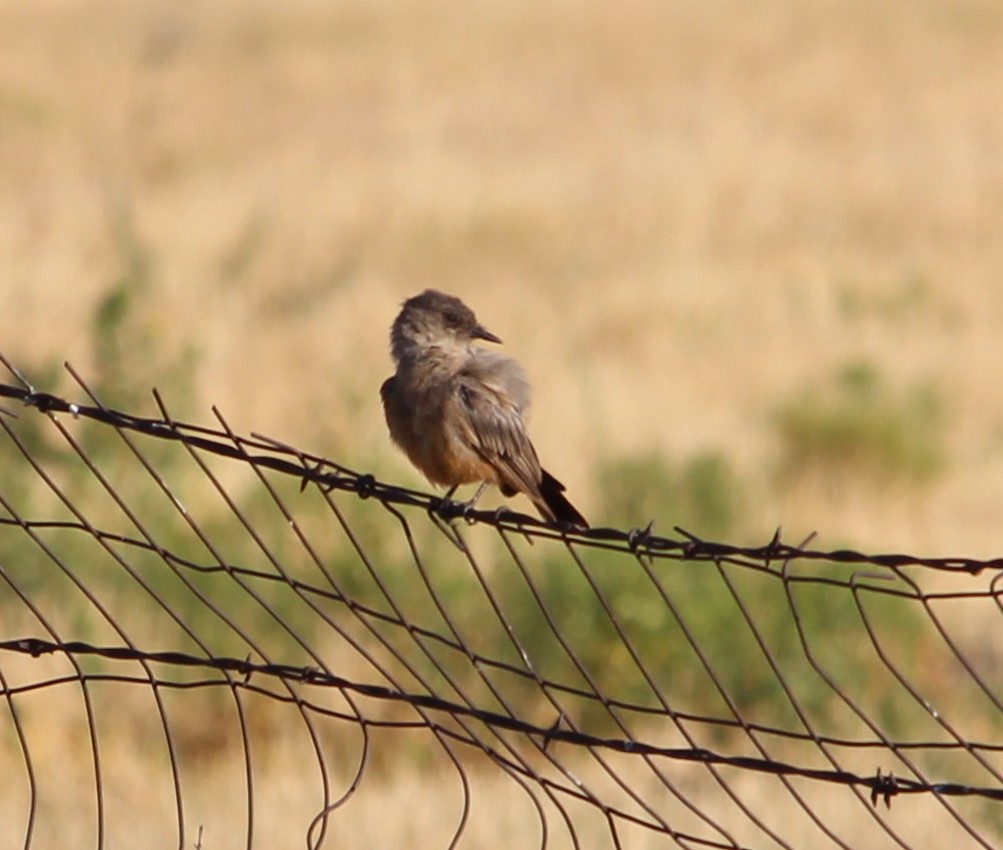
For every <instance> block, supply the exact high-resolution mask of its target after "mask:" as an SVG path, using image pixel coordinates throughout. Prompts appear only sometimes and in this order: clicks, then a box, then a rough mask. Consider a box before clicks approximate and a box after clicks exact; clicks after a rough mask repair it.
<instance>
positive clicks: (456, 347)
mask: <svg viewBox="0 0 1003 850" xmlns="http://www.w3.org/2000/svg"><path fill="white" fill-rule="evenodd" d="M479 339H482V340H485V341H487V342H499V343H500V342H501V340H500V339H499V338H498V337H496V336H495V335H494V334H493V333H491V332H490V331H488V330H486V329H485V328H483V327H481V325H480V323H479V322H478V321H477V317H476V316H475V315H474V311H473V310H471V309H470V308H469V307H468V306H467V305H466V304H464V303H463V302H462V301H461V300H460V299H459V298H456V297H455V296H453V295H446V294H445V293H444V292H438V291H436V290H434V289H426V290H425V291H424V292H422V293H421V294H420V295H415V296H413V297H412V298H409V299H408V300H407V301H405V302H404V305H403V306H402V307H401V311H400V313H398V314H397V318H396V319H395V320H394V323H393V326H392V327H391V328H390V347H391V350H392V352H393V356H394V360H396V361H397V362H400V361H401V360H408V359H413V358H414V357H418V356H421V355H422V354H425V353H427V352H428V351H430V350H431V349H433V348H438V349H440V350H441V351H443V352H445V353H447V354H448V353H450V352H457V353H466V352H467V351H469V350H470V348H471V347H472V345H473V343H474V342H475V341H476V340H479Z"/></svg>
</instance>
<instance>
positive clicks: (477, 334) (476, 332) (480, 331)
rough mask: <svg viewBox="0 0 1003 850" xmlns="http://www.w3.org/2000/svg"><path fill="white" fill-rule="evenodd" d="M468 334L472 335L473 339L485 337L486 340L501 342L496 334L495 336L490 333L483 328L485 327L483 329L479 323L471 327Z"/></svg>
mask: <svg viewBox="0 0 1003 850" xmlns="http://www.w3.org/2000/svg"><path fill="white" fill-rule="evenodd" d="M470 335H471V336H472V337H473V338H474V339H485V340H487V341H488V342H497V343H499V344H500V343H501V340H500V339H499V338H498V337H496V336H495V335H494V334H493V333H491V331H488V330H485V329H484V328H482V327H481V326H480V325H477V326H476V327H475V328H474V329H473V330H472V331H471V332H470Z"/></svg>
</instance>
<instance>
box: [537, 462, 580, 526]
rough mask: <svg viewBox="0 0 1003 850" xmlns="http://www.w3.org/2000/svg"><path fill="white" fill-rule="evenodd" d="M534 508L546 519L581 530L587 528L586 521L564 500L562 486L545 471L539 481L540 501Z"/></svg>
mask: <svg viewBox="0 0 1003 850" xmlns="http://www.w3.org/2000/svg"><path fill="white" fill-rule="evenodd" d="M534 501H536V500H534ZM536 506H537V507H538V508H539V509H540V513H542V514H543V516H544V518H546V519H551V520H554V519H556V520H557V521H558V522H569V523H571V524H572V525H577V526H580V527H581V528H588V527H589V523H588V520H586V519H585V517H583V516H582V515H581V514H580V513H578V510H577V509H576V508H575V506H574V505H572V504H571V502H569V501H568V500H567V499H566V498H565V496H564V485H563V484H562V483H561V482H560V481H558V480H557V479H556V478H554V476H553V475H551V474H550V473H549V472H547V470H543V479H542V480H541V481H540V501H538V502H537V504H536Z"/></svg>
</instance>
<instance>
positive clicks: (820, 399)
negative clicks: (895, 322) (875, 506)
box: [773, 362, 947, 486]
mask: <svg viewBox="0 0 1003 850" xmlns="http://www.w3.org/2000/svg"><path fill="white" fill-rule="evenodd" d="M773 422H774V426H775V428H776V431H777V435H778V437H779V439H780V443H781V455H780V460H779V466H778V470H779V473H780V477H781V480H782V481H784V482H785V483H795V482H799V481H803V480H806V479H810V478H812V477H821V478H824V479H826V480H829V481H832V482H833V483H836V484H840V485H846V484H848V483H849V482H851V481H853V482H863V483H870V484H877V485H881V486H886V485H888V484H893V483H899V484H905V485H923V484H928V483H930V482H931V481H933V480H934V479H935V478H936V477H937V476H938V475H939V474H940V473H941V472H942V471H943V469H944V467H945V464H946V460H947V456H946V449H945V447H944V440H943V416H942V413H941V403H940V398H939V396H938V394H937V392H936V391H935V390H934V388H933V387H932V386H930V385H927V384H919V385H915V386H913V387H909V388H907V389H905V390H900V389H898V388H895V387H892V386H890V385H889V384H888V382H887V381H886V380H885V379H884V378H883V377H882V376H881V374H880V372H879V371H878V370H877V369H876V368H875V367H874V366H873V365H871V364H869V363H866V362H865V363H853V364H850V365H847V366H846V367H844V368H843V369H842V370H841V371H840V372H839V373H838V374H837V375H836V376H835V379H834V380H833V381H831V382H830V383H828V384H826V385H823V386H822V387H814V386H813V387H809V388H807V389H805V390H802V391H800V392H798V393H796V394H795V395H794V396H793V397H792V398H791V399H789V400H788V401H786V402H784V403H783V404H782V405H780V407H779V408H778V409H777V410H776V413H775V414H774V419H773Z"/></svg>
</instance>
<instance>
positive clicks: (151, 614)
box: [0, 357, 1003, 848]
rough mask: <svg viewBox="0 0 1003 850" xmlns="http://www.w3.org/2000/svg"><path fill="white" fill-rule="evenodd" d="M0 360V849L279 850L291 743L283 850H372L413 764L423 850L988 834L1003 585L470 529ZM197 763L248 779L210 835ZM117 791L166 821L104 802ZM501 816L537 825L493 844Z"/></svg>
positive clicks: (961, 576)
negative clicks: (271, 795) (142, 790)
mask: <svg viewBox="0 0 1003 850" xmlns="http://www.w3.org/2000/svg"><path fill="white" fill-rule="evenodd" d="M0 361H2V362H3V363H4V364H5V365H6V366H7V368H8V370H9V371H10V373H11V374H12V375H13V376H15V378H16V379H17V382H16V383H13V384H0V396H2V397H5V398H7V399H8V400H10V402H12V403H11V404H8V406H7V407H5V408H0V431H2V439H0V446H2V448H0V464H2V466H0V579H2V584H0V694H2V696H3V702H2V704H3V706H4V713H3V714H0V730H3V731H2V733H0V747H2V750H0V752H2V753H3V754H4V761H5V763H6V764H8V765H10V764H11V763H12V762H11V759H12V758H18V759H20V761H21V763H22V765H23V771H22V773H21V776H22V777H23V779H22V780H21V782H19V783H16V784H12V783H15V775H16V774H17V771H14V770H13V769H9V770H7V771H5V774H6V778H5V779H4V780H3V785H2V786H0V788H2V789H3V791H2V793H0V796H6V797H7V798H8V799H11V800H20V801H21V802H20V803H16V802H13V803H11V804H10V805H9V806H8V807H7V809H5V820H6V821H8V828H7V829H6V830H5V832H6V834H7V836H15V835H16V838H10V837H8V838H3V839H0V848H4V847H7V846H10V847H15V846H22V847H25V848H28V847H33V848H41V847H49V846H61V845H60V844H59V839H58V837H57V836H58V835H60V829H69V828H71V827H72V829H73V830H74V834H80V833H81V832H87V833H89V835H90V837H89V838H88V839H87V841H86V843H88V844H92V845H94V846H97V847H99V848H104V847H110V846H116V845H117V843H118V842H117V841H116V840H115V838H114V837H112V834H113V833H112V831H113V830H114V835H118V834H122V830H124V829H125V828H126V827H125V826H123V823H122V822H123V820H136V819H137V813H136V811H135V809H136V807H137V806H139V807H143V806H144V805H148V806H149V811H147V812H144V813H142V819H147V818H154V817H157V818H159V821H158V823H157V827H156V833H157V835H158V836H168V835H169V836H172V837H171V838H169V839H168V838H166V837H165V838H163V840H164V841H169V844H165V845H164V846H177V847H179V848H180V847H188V846H193V844H196V843H197V845H198V846H206V847H210V846H222V845H223V843H224V842H222V841H219V842H218V844H213V842H212V840H211V836H212V835H220V834H221V831H223V830H225V834H226V835H227V842H232V841H233V836H234V834H235V833H237V834H239V835H240V844H241V845H242V846H246V847H248V848H250V847H258V846H274V845H273V844H271V843H266V841H267V839H266V838H263V837H261V836H262V835H263V834H270V833H269V830H273V829H274V822H275V821H276V818H277V815H276V812H275V811H274V810H273V807H271V806H269V805H268V804H267V803H265V802H263V801H262V800H261V797H260V795H261V793H262V792H261V791H260V790H259V788H260V787H261V786H262V785H263V784H266V780H267V779H268V778H269V777H270V773H269V772H270V771H277V770H279V768H277V767H275V766H274V762H275V761H276V760H277V758H278V756H277V755H276V754H275V752H276V751H279V752H281V751H283V750H284V749H285V748H289V749H290V750H292V749H295V750H296V752H298V753H301V754H309V756H308V758H309V762H310V764H307V763H305V762H304V761H303V759H302V758H300V760H299V761H298V762H297V765H298V766H297V769H296V770H295V774H296V781H297V782H298V783H299V784H298V787H300V788H304V789H310V795H311V796H310V800H311V802H310V804H309V807H308V809H307V810H305V811H306V812H307V813H306V815H305V816H304V817H302V820H301V822H297V823H294V824H289V823H288V822H285V821H284V822H283V828H282V834H283V835H285V836H287V840H289V841H290V844H289V846H302V845H304V844H305V845H306V846H308V847H324V846H332V847H333V846H342V845H346V844H347V846H359V847H362V846H377V844H378V842H375V841H374V842H373V843H371V844H367V843H366V839H365V838H364V834H366V832H367V831H366V830H361V829H360V828H359V821H358V820H357V816H356V815H355V814H353V804H356V805H357V806H359V805H361V800H362V798H363V796H364V794H365V791H366V788H367V787H368V786H370V785H371V786H374V787H376V788H380V789H385V788H387V787H389V786H390V785H391V784H392V782H393V781H394V777H395V776H399V775H401V774H402V773H406V772H408V771H410V772H413V773H415V774H418V775H423V776H427V775H433V776H434V777H435V779H434V781H432V782H430V783H429V787H428V789H427V793H428V795H429V800H432V801H436V800H437V799H438V798H445V799H438V803H441V805H442V811H443V812H444V813H448V814H444V815H443V816H442V817H441V818H438V819H437V824H436V827H435V829H434V830H433V831H432V832H433V833H434V836H435V837H434V838H432V839H428V840H426V839H424V838H418V839H416V840H415V842H414V843H416V844H419V845H421V846H445V847H455V846H459V845H461V844H462V845H463V846H497V844H498V843H501V844H506V845H510V844H519V845H520V846H521V845H522V844H523V843H525V842H526V841H527V840H531V841H532V842H534V843H535V844H536V845H537V846H539V847H565V846H568V847H574V848H579V847H582V848H585V847H638V848H640V847H649V846H650V847H655V846H659V847H660V846H669V845H671V846H678V847H684V848H697V847H710V848H718V847H720V848H725V847H730V848H738V847H749V848H752V847H756V848H759V847H802V846H806V845H809V844H810V845H811V846H833V847H843V848H851V847H868V848H870V847H884V846H888V847H902V848H911V847H924V846H932V845H931V844H930V843H929V841H930V839H931V836H933V835H934V834H936V835H937V846H943V845H945V844H946V845H948V846H958V847H960V846H973V847H994V846H998V845H999V844H1000V843H1001V840H1003V809H1001V808H1000V803H1003V767H1001V759H1003V741H1001V738H1000V729H1001V728H1003V695H1001V694H1000V687H1001V680H1000V676H999V671H1000V662H999V654H998V653H999V649H998V642H996V643H994V642H993V641H992V640H991V639H989V638H988V637H987V639H986V641H985V643H984V644H983V645H974V644H973V643H972V642H971V639H970V637H966V636H965V635H963V634H962V633H961V632H960V631H959V624H964V623H970V622H974V621H978V622H980V623H985V624H986V628H990V627H992V626H994V625H998V618H999V615H1000V614H1001V613H1003V604H1001V600H1000V594H1001V592H1003V589H1001V588H1000V576H1001V575H1003V558H997V559H991V560H974V559H970V558H961V557H958V558H925V557H917V556H912V555H906V554H878V555H873V554H871V555H868V554H864V553H861V552H856V551H851V550H846V549H840V550H833V551H824V550H821V549H814V548H811V546H810V541H806V542H805V543H804V544H802V545H795V544H789V543H786V542H784V541H783V540H782V539H781V535H780V532H779V531H778V532H777V533H776V534H775V535H774V536H773V537H772V538H771V539H770V540H769V542H767V543H766V544H765V545H763V546H758V547H746V546H735V545H729V544H724V543H720V542H714V541H707V540H703V539H700V538H699V537H697V536H695V535H693V534H691V533H688V532H686V531H684V530H682V529H678V528H677V529H675V530H674V532H675V536H672V537H667V536H660V535H656V534H655V533H654V531H653V528H652V527H651V526H649V527H647V528H643V529H632V530H631V529H628V530H624V529H616V528H595V529H592V530H589V531H581V530H578V529H575V528H571V527H561V526H559V525H555V524H547V523H544V522H541V521H540V520H537V519H535V518H533V517H528V516H524V515H522V514H517V513H513V512H511V511H507V510H500V511H484V510H473V509H470V508H468V507H467V506H465V505H463V504H460V503H454V502H452V501H448V500H445V499H442V498H439V497H437V496H435V495H432V494H428V493H424V492H419V491H414V490H409V489H406V488H401V487H396V486H393V485H391V484H388V483H385V482H381V481H378V480H376V479H375V478H374V477H373V476H372V475H369V474H365V473H359V472H356V471H353V470H352V469H350V468H348V467H345V466H342V465H340V464H335V463H333V462H331V461H329V460H327V459H325V458H322V457H319V456H316V455H312V454H309V453H307V452H304V451H301V450H299V449H297V448H295V447H292V446H288V445H285V444H282V443H280V442H277V441H275V440H272V439H268V438H265V437H262V436H258V435H252V436H250V437H245V436H241V435H239V434H236V433H235V432H234V431H233V430H232V429H231V428H230V427H229V425H228V423H227V422H226V420H225V419H224V418H223V416H222V415H221V414H220V413H219V411H214V413H215V415H216V418H217V425H216V426H213V427H207V426H196V425H192V424H188V423H184V422H178V421H176V420H175V419H174V418H173V417H172V416H171V415H170V413H169V411H168V408H167V405H166V404H165V402H164V400H163V399H162V398H161V397H160V396H159V395H155V401H156V404H157V407H158V411H159V415H158V416H157V417H154V418H148V417H139V416H134V415H130V414H127V413H124V412H121V411H117V410H112V409H109V408H107V407H105V406H104V405H103V404H102V403H101V401H100V400H99V399H98V398H96V397H95V396H94V394H93V393H92V392H91V390H90V389H89V388H88V387H87V385H86V383H85V382H84V381H83V380H82V379H81V378H80V376H79V375H77V374H76V373H75V372H74V371H73V370H72V369H70V370H69V371H70V374H71V375H72V376H73V377H74V379H75V380H76V381H77V384H78V385H79V387H80V389H81V391H82V392H83V393H84V395H85V396H86V397H87V399H88V402H87V403H86V404H85V403H79V402H77V403H73V402H69V401H66V400H65V399H63V398H60V397H57V396H54V395H51V394H48V393H45V392H39V391H37V390H36V389H35V388H34V387H32V386H31V384H30V383H29V382H28V381H27V380H26V379H25V378H24V376H22V375H21V374H20V373H19V372H18V371H17V370H16V369H15V367H14V366H13V365H12V364H10V363H9V362H7V361H6V360H5V359H3V358H2V357H0ZM13 403H19V405H20V407H19V409H18V410H17V411H15V410H14V409H13V408H14V407H15V404H13ZM920 653H921V654H922V657H918V654H920ZM54 665H55V666H54ZM69 689H75V691H76V693H77V694H78V697H77V698H76V699H74V698H72V697H71V696H70V693H71V692H70V690H69ZM109 694H114V695H116V697H115V699H114V700H112V701H111V702H109V698H108V695H109ZM144 694H145V695H146V697H147V698H148V699H149V700H152V702H151V703H149V704H148V705H146V706H145V707H144V698H143V695H144ZM215 694H219V695H220V696H221V697H224V699H223V700H219V699H216V698H215V697H214V695H215ZM43 697H44V698H45V699H47V700H50V701H51V705H53V706H54V705H56V704H57V702H58V704H59V705H60V706H64V708H61V709H59V710H61V711H66V712H69V713H70V716H71V719H72V716H73V715H77V719H76V720H75V721H74V723H75V725H74V728H75V729H83V730H84V737H85V739H86V746H85V747H84V749H80V748H79V747H77V746H72V747H69V748H68V749H67V751H66V752H59V753H57V754H55V755H53V753H52V752H51V750H50V748H47V747H45V746H43V745H41V744H40V743H39V741H40V737H39V736H40V735H42V734H43V732H44V730H45V728H46V727H45V725H44V723H43V721H42V720H40V719H37V715H39V713H40V712H39V711H38V704H39V702H38V701H39V699H41V698H43ZM46 705H50V703H48V702H47V703H46ZM225 705H229V706H230V707H231V709H224V708H223V706H225ZM263 705H265V706H269V707H270V709H269V712H270V714H269V715H268V716H269V717H271V718H272V719H271V720H269V722H268V724H266V726H267V728H266V730H265V731H264V732H263V731H262V729H261V728H260V725H261V723H262V721H261V720H260V719H259V716H260V715H261V712H262V706H263ZM187 706H191V707H192V708H190V709H189V708H187ZM207 706H208V709H207ZM51 710H53V711H55V709H51ZM201 711H208V713H207V714H206V715H205V716H204V717H199V716H193V715H196V714H197V712H201ZM41 714H42V715H43V717H44V715H45V712H41ZM145 714H147V715H149V716H150V717H151V718H153V719H154V720H155V725H154V726H149V725H147V726H146V727H144V728H146V729H147V731H148V732H149V730H153V729H156V730H157V731H156V732H155V733H153V732H149V735H148V736H147V737H146V738H144V745H143V746H144V747H147V748H149V749H150V750H151V753H152V754H151V755H150V756H149V758H148V759H147V761H146V762H144V761H142V760H141V759H140V758H139V757H138V756H137V758H136V762H135V765H133V766H132V767H131V768H130V767H129V766H127V765H125V762H123V760H122V756H121V751H122V749H123V746H124V742H128V741H129V740H130V738H129V734H130V733H129V732H127V731H123V727H122V725H121V724H120V722H119V721H120V720H131V719H136V718H139V719H142V717H143V716H144V715H145ZM226 717H229V718H230V719H229V720H226V719H225V718H226ZM40 724H41V725H40ZM81 724H82V725H81ZM276 730H278V731H276ZM200 736H201V737H200ZM416 736H417V737H416ZM192 739H195V740H198V741H205V743H204V744H203V745H202V746H204V747H206V748H209V749H211V750H212V751H213V752H214V753H216V755H215V756H214V757H215V758H218V759H220V760H222V761H223V762H225V763H227V764H235V765H238V766H239V772H240V775H241V777H242V780H241V785H242V788H243V791H242V798H243V799H242V802H241V803H240V804H239V805H238V804H235V803H234V802H233V800H232V799H230V798H227V799H228V802H226V803H225V804H224V803H219V805H218V807H217V810H216V811H215V812H213V813H212V814H211V815H207V814H206V812H207V811H209V809H211V807H209V809H207V808H206V807H205V806H203V805H202V804H201V802H200V801H201V797H202V795H203V794H204V793H205V789H204V787H203V784H202V782H201V780H200V779H199V777H198V775H197V774H198V771H197V770H196V769H195V768H196V767H197V765H198V750H197V748H194V747H193V745H192V744H191V743H190V741H191V740H192ZM157 741H159V743H157ZM300 742H302V743H300ZM401 742H407V744H406V745H405V744H403V743H401ZM126 749H128V747H126ZM70 769H71V770H72V771H73V772H74V774H75V775H80V774H81V772H82V773H83V775H86V776H87V777H88V780H87V783H86V784H87V785H88V786H89V787H88V789H87V793H86V794H83V793H82V792H81V790H80V787H79V785H80V783H79V782H78V783H76V784H75V790H74V793H75V794H77V795H78V796H79V799H77V800H75V801H74V803H73V806H72V807H71V809H72V811H76V812H80V811H81V809H90V810H91V814H89V815H86V816H85V815H80V821H79V822H78V823H73V824H66V823H63V822H61V823H55V822H54V821H53V818H54V815H53V814H52V812H53V809H52V806H51V804H50V797H51V796H52V794H57V795H59V794H63V795H65V794H66V793H67V792H66V791H65V790H64V789H63V788H62V785H61V784H60V781H59V777H60V775H61V774H62V773H65V772H66V771H67V770H70ZM129 769H136V770H141V771H142V773H143V780H142V781H143V783H144V784H145V785H148V786H150V794H151V799H152V798H153V797H156V796H157V795H158V794H159V795H160V798H163V797H164V796H165V794H166V796H167V797H169V798H170V800H171V801H172V802H171V804H170V806H169V807H167V808H166V809H165V807H164V805H163V804H162V803H163V800H162V799H161V802H160V803H158V804H154V803H153V802H147V798H145V797H138V798H134V799H132V800H131V801H130V803H129V805H128V806H127V807H124V806H123V804H122V788H123V787H124V786H123V784H122V783H123V781H124V780H123V779H122V778H121V775H120V774H122V773H123V772H127V771H128V770H129ZM311 777H312V778H311ZM499 780H502V782H501V786H498V785H497V784H493V785H491V786H490V787H491V788H492V789H497V788H498V787H504V786H505V785H506V784H507V785H508V788H509V789H510V791H509V792H501V791H497V790H492V791H491V792H489V793H490V794H495V793H506V794H508V793H510V794H511V796H506V797H505V799H506V800H507V802H506V804H505V806H492V805H490V803H489V804H488V805H487V806H486V807H485V806H484V804H483V802H482V801H481V799H480V798H479V793H481V792H479V790H478V789H479V788H481V787H482V785H483V783H485V782H488V783H492V782H494V783H497V782H498V781H499ZM49 788H53V789H56V790H55V791H53V792H51V793H50V792H49V791H48V790H47V789H49ZM158 789H159V790H158ZM85 798H86V799H89V800H90V803H89V804H85V803H83V802H81V800H83V799H85ZM898 798H901V799H898ZM518 800H522V801H524V803H523V804H519V803H518V802H514V801H518ZM893 801H894V802H895V805H894V806H893V805H892V803H893ZM879 804H880V805H879ZM506 806H519V807H520V811H522V812H523V816H524V820H527V821H528V822H527V823H524V824H522V825H520V827H519V830H521V831H518V832H515V831H513V832H512V833H511V836H510V837H507V834H506V832H505V829H506V827H505V826H504V824H505V817H504V816H503V814H502V810H503V809H504V808H505V807H506ZM122 808H127V809H128V812H129V813H128V816H127V817H124V816H123V812H122V811H120V809H122ZM903 809H905V810H906V811H907V814H906V815H905V816H898V813H899V812H900V811H901V810H903ZM168 810H169V811H170V814H168V813H167V812H168ZM195 811H197V812H198V814H197V816H193V814H192V813H193V812H195ZM365 811H369V810H368V809H366V810H365ZM279 814H280V815H282V816H283V817H284V816H286V815H287V814H288V813H285V812H281V813H279ZM413 815H414V812H413V811H409V810H407V809H404V810H402V811H396V812H387V814H386V817H387V818H390V817H393V818H398V819H401V820H403V821H405V822H406V821H407V820H408V819H409V818H412V817H413ZM862 816H863V817H862ZM193 817H197V820H193ZM12 818H13V822H12ZM213 818H218V820H213ZM492 819H494V820H496V821H497V824H495V825H492V824H491V823H490V822H491V821H492ZM207 820H212V822H213V827H214V828H215V829H216V830H217V831H215V832H213V831H211V830H210V828H209V825H208V824H207V822H206V821H207ZM166 821H169V823H168V822H166ZM484 821H488V822H489V823H488V825H487V826H486V827H483V826H482V822H484ZM499 824H500V825H499ZM931 830H936V831H935V832H934V831H931ZM482 834H487V835H491V836H493V839H492V840H487V839H483V838H480V837H478V836H481V835H482ZM290 835H293V836H294V838H292V839H289V838H288V836H290ZM516 835H518V836H519V837H516ZM526 835H532V836H533V838H532V839H526V838H525V836H526ZM494 839H497V841H495V842H494V843H492V841H493V840H494ZM5 841H6V842H8V843H4V842H5ZM12 841H16V842H17V843H9V842H12ZM430 841H432V842H434V843H429V842H430ZM203 842H205V844H204V845H203ZM77 846H83V844H80V843H79V842H78V844H77Z"/></svg>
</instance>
